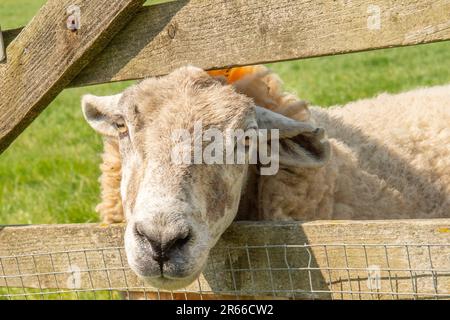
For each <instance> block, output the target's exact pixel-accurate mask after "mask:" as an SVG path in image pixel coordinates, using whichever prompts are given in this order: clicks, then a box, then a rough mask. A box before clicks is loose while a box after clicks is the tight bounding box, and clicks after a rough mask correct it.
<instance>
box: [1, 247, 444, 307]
mask: <svg viewBox="0 0 450 320" xmlns="http://www.w3.org/2000/svg"><path fill="white" fill-rule="evenodd" d="M223 298H226V299H450V244H449V245H445V244H303V245H261V246H250V245H244V246H233V247H222V248H217V249H215V250H213V253H212V254H211V255H210V258H209V261H208V264H207V266H206V269H205V270H204V272H203V274H202V276H201V277H200V278H199V279H198V280H197V281H196V282H195V283H194V284H192V285H191V286H189V287H187V288H184V289H182V290H177V291H171V292H166V291H160V290H157V289H154V288H152V287H150V286H148V285H146V284H145V283H144V282H143V281H142V280H140V279H139V278H137V277H136V276H135V274H134V273H133V272H132V271H131V269H129V267H128V265H127V261H126V256H125V252H124V248H123V247H105V248H98V249H86V250H71V251H59V252H46V253H32V254H23V255H8V256H0V299H177V300H179V299H223Z"/></svg>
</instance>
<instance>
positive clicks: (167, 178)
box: [82, 66, 450, 289]
mask: <svg viewBox="0 0 450 320" xmlns="http://www.w3.org/2000/svg"><path fill="white" fill-rule="evenodd" d="M229 80H230V79H229V78H227V77H226V76H225V77H224V76H223V75H222V74H220V72H219V73H218V74H217V73H213V72H212V73H210V74H208V73H206V72H205V71H203V70H201V69H199V68H196V67H191V66H188V67H183V68H180V69H177V70H175V71H173V72H172V73H171V74H169V75H167V76H164V77H159V78H149V79H146V80H144V81H142V82H140V83H138V84H136V85H135V86H132V87H130V88H129V89H127V90H125V91H124V92H123V93H122V94H118V95H115V96H109V97H96V96H92V95H86V96H84V97H83V99H82V108H83V113H84V116H85V118H86V120H87V121H88V123H89V124H90V125H91V126H92V127H93V128H94V129H95V130H97V131H98V132H100V133H101V134H103V135H104V136H105V139H104V141H105V143H104V148H105V149H104V154H103V163H102V165H101V170H102V176H101V179H100V181H101V188H102V202H101V204H100V205H98V207H97V210H98V211H99V212H100V214H101V215H102V218H103V220H104V221H105V222H107V223H113V222H121V221H125V220H126V222H127V227H126V232H125V250H126V253H127V259H128V262H129V265H130V267H131V268H132V269H133V270H134V271H135V272H136V274H138V275H139V276H140V277H143V278H144V279H146V280H147V281H148V282H149V283H150V284H151V285H153V286H155V287H158V288H163V289H176V288H180V287H183V286H185V285H187V284H189V283H191V282H192V281H193V280H195V278H196V277H197V276H198V275H199V274H200V273H201V271H202V269H203V267H204V265H205V263H206V260H207V256H208V253H209V250H210V249H211V248H212V247H213V246H214V245H215V243H216V242H217V240H218V239H219V238H220V236H221V235H222V233H223V232H224V231H225V230H226V228H227V227H228V226H229V225H230V224H231V222H232V221H233V220H236V219H238V220H239V219H240V220H242V219H247V220H315V219H400V218H439V217H448V216H450V174H449V171H448V169H447V168H448V167H449V166H450V148H448V147H447V144H448V143H449V142H450V129H449V128H448V123H450V86H442V87H435V88H429V89H418V90H413V91H411V92H406V93H402V94H398V95H390V94H381V95H379V96H378V97H376V98H374V99H366V100H361V101H357V102H354V103H349V104H348V105H346V106H343V107H342V106H336V107H332V108H329V109H324V108H320V107H308V106H307V104H306V103H305V102H304V101H302V100H299V99H297V98H296V97H295V96H293V95H291V94H288V93H285V92H283V90H282V87H281V81H280V79H279V78H278V77H277V76H276V75H274V74H272V73H270V72H269V71H268V70H267V69H265V68H264V67H261V66H256V67H252V68H250V69H248V70H247V71H246V72H244V75H243V76H242V77H240V78H239V79H236V80H235V81H233V82H232V83H229V82H230V81H229ZM198 119H200V120H202V121H203V124H205V125H206V126H208V127H214V128H218V129H220V130H222V131H225V130H226V129H230V128H231V129H247V128H254V127H255V126H256V127H257V128H258V130H262V129H268V130H269V129H274V128H275V129H278V130H279V138H280V139H279V161H278V163H279V171H278V172H277V173H276V174H275V175H262V174H261V167H262V166H261V165H259V164H254V165H252V164H245V165H237V164H236V165H226V164H224V165H220V164H214V165H186V164H184V165H180V164H178V165H175V164H174V163H172V162H171V158H170V156H169V155H170V154H171V151H172V149H173V147H174V141H173V140H171V133H172V132H173V130H174V129H177V128H187V129H189V130H191V131H192V127H193V126H194V122H195V121H196V120H198ZM324 132H326V133H327V135H325V134H324ZM270 139H271V138H269V139H268V140H266V141H265V142H264V143H266V144H268V145H269V148H272V147H273V148H275V147H274V146H275V142H274V140H270Z"/></svg>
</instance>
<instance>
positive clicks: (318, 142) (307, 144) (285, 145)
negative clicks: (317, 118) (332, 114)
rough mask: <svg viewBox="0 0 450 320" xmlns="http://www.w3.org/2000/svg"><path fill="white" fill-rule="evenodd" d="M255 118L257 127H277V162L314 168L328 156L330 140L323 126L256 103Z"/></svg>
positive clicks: (328, 157) (322, 163) (286, 165)
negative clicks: (297, 119) (317, 125)
mask: <svg viewBox="0 0 450 320" xmlns="http://www.w3.org/2000/svg"><path fill="white" fill-rule="evenodd" d="M256 120H257V122H258V128H259V129H267V130H268V132H270V129H278V130H279V131H278V132H279V137H278V138H279V163H280V166H285V167H289V166H293V167H301V168H318V167H322V166H323V165H325V164H326V163H327V162H328V160H329V159H330V143H329V141H328V139H327V138H326V136H325V130H324V129H323V128H318V127H316V126H314V125H312V124H310V123H306V122H299V121H296V120H293V119H291V118H288V117H285V116H283V115H281V114H279V113H275V112H273V111H270V110H268V109H265V108H261V107H256ZM273 139H274V137H271V140H273ZM270 143H273V141H272V142H270Z"/></svg>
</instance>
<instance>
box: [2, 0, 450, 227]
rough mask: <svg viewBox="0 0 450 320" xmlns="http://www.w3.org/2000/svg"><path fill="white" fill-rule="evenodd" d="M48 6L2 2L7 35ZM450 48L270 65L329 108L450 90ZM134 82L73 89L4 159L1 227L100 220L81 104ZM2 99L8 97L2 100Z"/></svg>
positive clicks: (93, 138) (96, 142) (92, 145)
mask: <svg viewBox="0 0 450 320" xmlns="http://www.w3.org/2000/svg"><path fill="white" fill-rule="evenodd" d="M44 2H45V1H43V0H1V1H0V25H1V26H2V29H4V30H6V29H9V28H15V27H19V26H22V25H24V24H26V23H27V22H28V21H29V19H31V17H32V16H33V15H34V14H35V12H36V11H37V10H38V9H39V7H40V6H41V5H42V4H43V3H44ZM449 61H450V42H448V43H437V44H431V45H426V46H417V47H410V48H400V49H389V50H381V51H373V52H365V53H358V54H350V55H345V56H334V57H324V58H314V59H307V60H302V61H292V62H283V63H277V64H271V65H270V67H271V68H272V69H274V70H275V71H276V72H278V73H279V74H280V76H281V77H282V78H283V79H284V80H285V83H286V87H287V88H288V89H289V90H291V91H293V92H296V93H297V94H298V95H299V96H300V97H302V98H304V99H307V100H309V101H311V102H312V103H313V104H316V105H322V106H330V105H334V104H343V103H345V102H348V101H352V100H356V99H360V98H364V97H371V96H374V95H376V94H378V93H380V92H385V91H387V92H399V91H404V90H408V89H412V88H416V87H421V86H431V85H437V84H444V83H450V68H449ZM129 84H130V82H128V83H116V84H109V85H99V86H92V87H86V88H77V89H68V90H65V91H64V92H62V93H61V94H60V95H59V96H58V97H57V98H56V99H55V100H54V101H53V102H52V104H51V105H50V106H49V107H48V108H47V109H46V111H44V112H43V113H42V115H41V116H40V117H39V118H38V119H37V120H36V121H35V122H34V123H33V124H32V125H31V126H30V127H28V129H27V130H26V131H25V132H24V133H23V134H22V135H21V136H20V137H19V138H18V139H17V140H16V141H15V142H14V143H13V144H12V145H11V147H10V148H9V149H8V150H7V151H5V152H4V153H3V154H2V155H0V224H21V223H68V222H92V221H97V219H98V218H97V215H96V213H95V212H94V207H95V205H96V203H97V201H98V193H99V189H98V182H97V178H98V176H99V169H98V164H99V160H100V157H99V153H100V152H101V139H100V137H99V136H97V135H96V134H95V133H94V132H93V131H92V130H91V129H90V127H89V126H88V125H87V124H86V123H85V122H84V120H83V119H82V115H81V111H80V97H81V95H83V94H85V93H93V94H113V93H116V92H118V91H120V90H122V89H123V88H125V87H126V86H128V85H129ZM0 94H1V93H0Z"/></svg>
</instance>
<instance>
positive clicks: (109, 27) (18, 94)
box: [0, 0, 144, 152]
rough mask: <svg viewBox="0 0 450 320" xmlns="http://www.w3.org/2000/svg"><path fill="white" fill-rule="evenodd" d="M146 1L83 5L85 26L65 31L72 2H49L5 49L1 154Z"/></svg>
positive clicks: (100, 0)
mask: <svg viewBox="0 0 450 320" xmlns="http://www.w3.org/2000/svg"><path fill="white" fill-rule="evenodd" d="M143 2H144V1H143V0H113V1H109V0H95V1H88V0H81V1H77V5H78V7H79V8H80V9H81V26H80V28H79V29H78V30H76V31H73V30H69V29H68V28H67V19H68V17H69V14H68V13H67V12H66V10H67V8H68V7H69V6H70V5H71V4H72V3H73V2H72V1H70V0H49V1H47V3H46V4H45V5H44V6H43V7H42V8H41V9H40V10H39V12H38V13H37V14H36V16H35V17H34V18H33V20H32V21H31V22H30V23H29V24H28V25H27V26H26V27H25V28H24V29H23V30H22V31H21V32H20V34H19V35H18V36H17V37H16V38H15V39H14V40H13V41H12V42H11V43H10V45H9V46H8V47H7V62H6V63H4V64H1V65H0V91H1V95H0V152H2V151H3V150H4V149H5V148H6V147H7V146H8V145H9V144H10V143H11V142H12V141H13V140H14V138H15V137H16V136H17V135H18V134H20V132H22V131H23V130H24V129H25V127H26V126H27V125H28V124H29V123H31V121H33V119H34V118H36V116H37V115H38V114H39V113H40V112H41V111H42V110H43V109H44V108H45V107H46V106H47V105H48V104H49V103H50V101H52V100H53V98H54V97H55V96H56V95H57V94H58V93H59V92H60V91H61V90H63V89H64V88H65V87H66V86H67V85H68V84H69V83H70V81H71V80H72V79H73V78H74V77H75V76H76V75H77V74H78V72H79V71H80V70H81V69H82V68H83V67H84V66H86V64H87V63H88V62H89V61H90V60H91V58H92V57H94V56H96V55H97V54H98V53H99V52H100V51H101V50H102V49H103V48H104V46H105V45H106V44H107V43H108V42H109V40H111V38H112V37H113V36H114V35H115V34H116V33H117V31H119V30H120V29H121V28H122V27H123V26H124V25H125V23H126V22H127V21H128V20H129V19H130V17H132V16H133V14H134V13H135V12H137V10H138V9H139V8H140V7H141V6H142V4H143Z"/></svg>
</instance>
